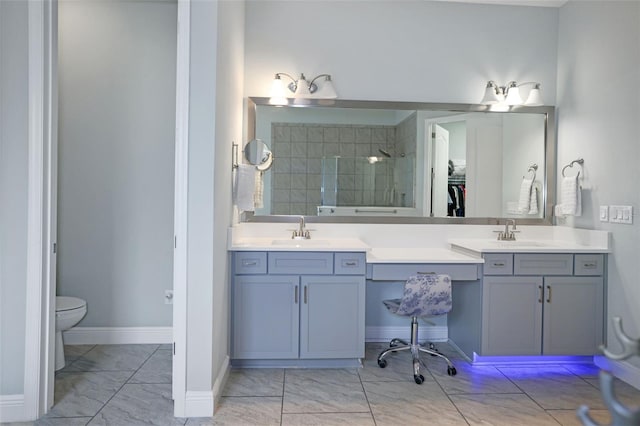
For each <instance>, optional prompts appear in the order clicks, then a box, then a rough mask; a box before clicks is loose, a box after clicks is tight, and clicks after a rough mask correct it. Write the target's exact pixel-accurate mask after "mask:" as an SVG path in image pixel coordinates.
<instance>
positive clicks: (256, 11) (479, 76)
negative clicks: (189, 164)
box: [244, 0, 558, 105]
mask: <svg viewBox="0 0 640 426" xmlns="http://www.w3.org/2000/svg"><path fill="white" fill-rule="evenodd" d="M246 8H247V16H246V45H245V74H244V75H245V95H247V96H268V95H269V90H270V88H271V82H272V81H273V75H274V73H276V72H286V73H289V74H293V75H297V74H299V73H301V72H304V74H305V75H306V76H307V77H308V78H313V77H314V76H316V75H318V74H320V73H329V74H332V76H333V83H334V85H335V87H336V90H337V92H338V96H339V97H340V98H342V99H371V100H399V101H420V102H462V103H466V102H471V103H477V102H479V101H480V99H482V96H483V94H484V87H485V85H486V83H487V80H489V79H493V80H496V81H497V82H499V83H500V84H505V83H506V82H507V81H509V80H518V81H521V82H524V81H531V80H534V81H538V82H540V83H542V94H543V99H544V101H545V103H546V104H549V105H552V104H554V103H555V91H556V61H557V50H556V48H557V35H558V27H557V25H558V9H556V8H546V7H524V6H493V5H484V4H463V3H453V2H438V1H410V2H402V4H401V5H399V4H398V2H395V1H343V2H327V1H317V0H316V1H314V0H311V1H304V2H283V1H266V0H265V1H251V2H248V3H247V6H246ZM300 17H308V18H309V19H301V18H300ZM312 21H313V22H315V23H316V24H315V25H310V23H311V22H312ZM317 23H322V24H321V25H319V24H317ZM328 29H330V30H328Z"/></svg>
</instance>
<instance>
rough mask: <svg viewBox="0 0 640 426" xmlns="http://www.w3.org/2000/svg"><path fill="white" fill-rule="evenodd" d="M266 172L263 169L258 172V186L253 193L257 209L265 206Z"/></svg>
mask: <svg viewBox="0 0 640 426" xmlns="http://www.w3.org/2000/svg"><path fill="white" fill-rule="evenodd" d="M263 175H264V173H263V172H262V171H257V172H256V187H255V192H254V193H253V204H254V206H255V208H256V209H261V208H262V207H264V200H263V199H264V179H263Z"/></svg>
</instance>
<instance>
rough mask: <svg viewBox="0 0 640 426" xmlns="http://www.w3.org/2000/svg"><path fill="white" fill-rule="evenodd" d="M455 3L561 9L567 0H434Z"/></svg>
mask: <svg viewBox="0 0 640 426" xmlns="http://www.w3.org/2000/svg"><path fill="white" fill-rule="evenodd" d="M436 1H448V2H457V3H482V4H497V5H509V6H538V7H561V6H563V5H564V4H565V3H566V2H567V0H436Z"/></svg>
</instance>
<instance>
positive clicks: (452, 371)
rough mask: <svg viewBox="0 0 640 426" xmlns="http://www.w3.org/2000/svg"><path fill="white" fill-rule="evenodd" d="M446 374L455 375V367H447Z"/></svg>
mask: <svg viewBox="0 0 640 426" xmlns="http://www.w3.org/2000/svg"><path fill="white" fill-rule="evenodd" d="M447 374H448V375H450V376H455V375H456V374H458V372H457V371H456V368H455V367H447Z"/></svg>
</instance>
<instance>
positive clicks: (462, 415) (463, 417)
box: [420, 362, 471, 425]
mask: <svg viewBox="0 0 640 426" xmlns="http://www.w3.org/2000/svg"><path fill="white" fill-rule="evenodd" d="M452 364H453V362H452ZM427 371H428V372H429V374H430V375H431V378H432V379H433V381H434V382H435V383H436V385H438V387H439V388H440V390H441V391H442V393H443V394H444V395H445V396H446V397H447V399H448V400H449V402H450V403H451V405H453V407H454V408H455V409H456V411H457V412H458V414H460V416H461V417H462V420H464V421H465V423H466V424H467V425H471V423H469V420H467V417H466V416H465V415H464V414H463V413H462V411H460V408H458V406H457V405H456V403H455V402H453V400H452V399H451V396H449V394H448V393H447V391H445V390H444V387H443V386H442V385H441V384H440V382H439V381H438V380H437V379H436V377H435V376H434V375H433V373H432V372H431V369H429V368H427ZM456 374H457V373H456ZM420 386H422V385H420Z"/></svg>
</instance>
